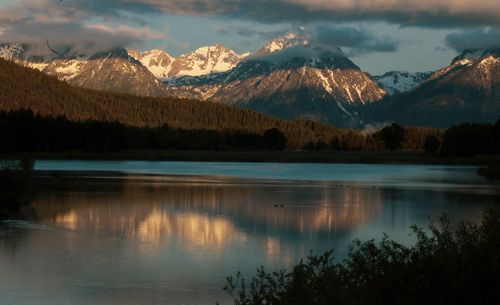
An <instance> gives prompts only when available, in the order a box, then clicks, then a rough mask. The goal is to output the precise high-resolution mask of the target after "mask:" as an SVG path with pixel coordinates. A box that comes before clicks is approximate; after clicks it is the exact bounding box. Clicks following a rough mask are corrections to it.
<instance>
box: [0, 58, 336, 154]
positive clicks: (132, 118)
mask: <svg viewBox="0 0 500 305" xmlns="http://www.w3.org/2000/svg"><path fill="white" fill-rule="evenodd" d="M19 109H31V110H32V111H33V112H34V113H35V114H39V115H41V116H43V117H58V116H64V117H65V118H67V119H69V120H70V121H85V120H97V121H107V122H120V123H123V124H125V125H128V126H135V127H161V126H163V125H165V124H166V125H168V126H169V127H171V128H181V129H212V130H233V131H246V132H249V133H256V134H263V133H264V132H265V131H266V130H268V129H272V128H278V129H279V130H281V131H282V132H283V133H285V134H286V136H287V138H288V139H289V141H288V142H289V145H291V146H293V147H300V146H302V145H305V144H306V143H309V142H311V141H313V142H316V141H317V140H320V139H327V138H328V139H329V138H331V137H332V136H334V135H335V134H338V133H343V131H341V130H339V129H336V128H333V127H330V126H326V125H322V124H317V123H308V122H296V123H294V122H288V121H285V120H279V119H275V118H271V117H269V116H265V115H262V114H259V113H256V112H254V111H250V110H242V109H238V108H233V107H230V106H224V105H219V104H214V103H209V102H200V101H193V100H181V99H173V98H153V97H139V96H134V95H126V94H119V93H111V92H104V91H95V90H88V89H83V88H77V87H73V86H71V85H69V84H67V83H65V82H63V81H59V80H58V79H56V78H55V77H50V76H47V75H45V74H43V73H41V72H38V71H36V70H33V69H29V68H25V67H21V66H19V65H16V64H14V63H12V62H8V61H5V60H1V59H0V110H4V111H10V110H19Z"/></svg>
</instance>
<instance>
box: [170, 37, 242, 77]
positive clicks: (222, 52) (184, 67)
mask: <svg viewBox="0 0 500 305" xmlns="http://www.w3.org/2000/svg"><path fill="white" fill-rule="evenodd" d="M246 56H248V53H247V54H237V53H236V52H234V51H233V50H230V49H228V48H226V47H224V46H223V45H220V44H217V45H215V46H208V47H202V48H199V49H197V50H195V51H193V52H190V53H186V54H183V55H181V56H179V57H177V58H176V59H175V60H174V62H173V63H172V66H171V69H170V71H169V73H168V76H169V78H176V77H182V76H201V75H209V74H213V73H220V72H226V71H228V70H231V69H232V68H234V67H235V66H236V65H237V64H238V63H239V62H240V61H241V60H242V59H243V58H245V57H246Z"/></svg>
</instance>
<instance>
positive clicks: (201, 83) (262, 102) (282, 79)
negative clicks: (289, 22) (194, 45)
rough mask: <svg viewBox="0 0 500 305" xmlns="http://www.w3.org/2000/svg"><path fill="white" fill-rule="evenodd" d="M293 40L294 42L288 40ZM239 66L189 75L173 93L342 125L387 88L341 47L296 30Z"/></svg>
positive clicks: (359, 117) (354, 122) (357, 121)
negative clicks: (321, 43)
mask: <svg viewBox="0 0 500 305" xmlns="http://www.w3.org/2000/svg"><path fill="white" fill-rule="evenodd" d="M287 38H289V39H290V41H288V40H287ZM261 50H265V51H260V52H258V53H259V54H261V55H258V54H257V53H256V55H255V56H250V57H248V58H246V59H245V60H243V61H242V62H240V63H239V64H238V65H237V66H236V67H235V68H234V69H232V70H230V71H227V72H224V73H219V74H215V75H210V76H209V77H199V78H189V79H187V78H184V79H183V80H182V82H177V83H176V84H175V85H172V84H170V90H171V92H174V93H176V89H177V92H179V93H178V94H180V95H179V96H182V94H186V92H189V93H190V94H194V95H196V96H194V97H197V98H201V99H208V100H211V101H216V102H219V103H224V104H229V105H235V106H239V107H245V108H250V109H254V110H256V111H259V112H263V113H266V114H270V115H273V116H277V117H282V118H287V119H296V118H309V119H314V120H320V121H323V122H328V123H333V124H335V125H337V126H360V125H362V124H363V121H364V115H363V113H362V112H363V110H362V108H363V107H362V106H363V105H368V104H371V103H372V102H376V101H379V100H381V99H382V98H383V97H384V95H385V91H384V90H383V89H381V88H380V87H379V86H378V85H377V84H376V83H375V82H374V81H373V80H372V79H371V78H370V76H369V75H368V74H366V73H364V72H363V71H361V69H360V68H359V67H357V66H356V65H355V64H354V63H353V62H352V61H351V60H349V59H348V58H347V57H346V56H345V55H344V54H343V53H342V51H341V50H340V49H339V48H335V47H324V46H314V45H311V44H309V42H308V41H307V40H305V39H303V40H301V39H299V37H298V36H296V35H295V34H288V35H285V36H283V37H281V38H279V39H277V40H273V41H271V42H270V43H269V44H267V45H266V46H265V47H264V48H263V49H261Z"/></svg>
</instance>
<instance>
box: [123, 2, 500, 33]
mask: <svg viewBox="0 0 500 305" xmlns="http://www.w3.org/2000/svg"><path fill="white" fill-rule="evenodd" d="M115 2H116V1H115ZM126 2H127V3H129V4H130V3H131V2H133V3H135V4H136V5H138V6H142V7H143V9H145V8H148V9H150V10H153V11H154V10H160V11H163V12H167V13H171V14H187V15H203V16H227V17H237V18H246V19H252V20H258V21H263V22H316V21H334V22H342V21H369V20H375V21H386V22H389V23H395V24H399V25H402V26H426V27H462V26H475V25H476V26H477V25H495V24H500V5H499V4H498V0H482V1H471V0H419V1H415V0H331V1H325V0H169V1H163V0H135V1H133V0H129V1H126Z"/></svg>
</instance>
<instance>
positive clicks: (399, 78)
mask: <svg viewBox="0 0 500 305" xmlns="http://www.w3.org/2000/svg"><path fill="white" fill-rule="evenodd" d="M431 74H432V72H417V73H411V72H402V71H391V72H387V73H385V74H384V75H379V76H374V77H373V78H374V79H375V81H376V82H377V84H378V85H379V86H380V87H382V88H384V89H385V91H387V93H388V94H389V95H394V94H397V93H403V92H407V91H410V90H412V89H413V88H415V87H417V86H418V85H419V84H421V83H422V82H423V81H425V80H427V79H428V78H429V77H430V76H431Z"/></svg>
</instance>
